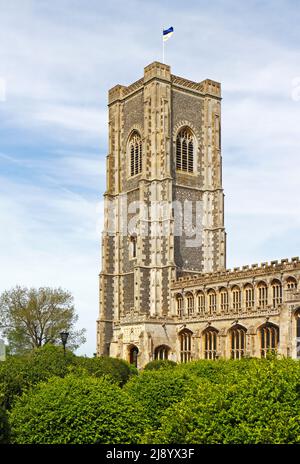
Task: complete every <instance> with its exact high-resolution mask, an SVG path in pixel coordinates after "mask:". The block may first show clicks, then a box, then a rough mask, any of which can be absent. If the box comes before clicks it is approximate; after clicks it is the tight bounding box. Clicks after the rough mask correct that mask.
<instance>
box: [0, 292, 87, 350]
mask: <svg viewBox="0 0 300 464" xmlns="http://www.w3.org/2000/svg"><path fill="white" fill-rule="evenodd" d="M77 320H78V316H77V315H76V313H75V309H74V306H73V297H72V295H71V294H70V293H69V292H67V291H64V290H62V289H61V288H57V289H51V288H48V287H44V288H39V289H35V288H30V289H28V288H25V287H24V288H21V287H15V288H13V289H12V290H9V291H5V292H4V293H3V294H2V295H1V297H0V329H1V330H2V333H3V335H4V337H6V339H7V340H8V343H9V346H10V349H11V350H12V351H13V352H14V353H23V352H26V351H28V350H30V349H33V348H39V347H41V346H43V345H47V344H57V343H60V332H62V331H63V330H67V331H68V332H69V333H70V336H69V339H68V346H69V347H70V348H71V347H72V348H77V347H78V346H79V345H81V344H82V343H84V342H85V338H84V332H85V330H84V329H82V330H79V331H76V330H75V328H74V327H75V324H76V322H77Z"/></svg>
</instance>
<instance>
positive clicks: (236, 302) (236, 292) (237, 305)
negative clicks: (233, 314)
mask: <svg viewBox="0 0 300 464" xmlns="http://www.w3.org/2000/svg"><path fill="white" fill-rule="evenodd" d="M241 305H242V292H241V289H240V287H238V286H237V285H235V286H234V287H233V288H232V306H233V309H235V310H238V309H241Z"/></svg>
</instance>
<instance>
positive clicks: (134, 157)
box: [129, 131, 142, 176]
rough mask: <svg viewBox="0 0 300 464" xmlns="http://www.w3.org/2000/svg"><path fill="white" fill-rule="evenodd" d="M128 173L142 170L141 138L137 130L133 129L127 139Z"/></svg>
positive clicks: (132, 174)
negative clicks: (128, 154)
mask: <svg viewBox="0 0 300 464" xmlns="http://www.w3.org/2000/svg"><path fill="white" fill-rule="evenodd" d="M129 153H130V175H131V176H135V175H136V174H139V173H140V172H142V139H141V136H140V134H139V133H138V132H137V131H133V133H132V134H131V137H130V141H129Z"/></svg>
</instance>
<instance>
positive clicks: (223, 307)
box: [220, 288, 228, 312]
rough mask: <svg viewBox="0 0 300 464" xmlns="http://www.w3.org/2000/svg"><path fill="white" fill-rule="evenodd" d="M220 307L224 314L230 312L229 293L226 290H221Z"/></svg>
mask: <svg viewBox="0 0 300 464" xmlns="http://www.w3.org/2000/svg"><path fill="white" fill-rule="evenodd" d="M220 306H221V311H222V312H227V311H228V292H227V290H226V288H221V290H220Z"/></svg>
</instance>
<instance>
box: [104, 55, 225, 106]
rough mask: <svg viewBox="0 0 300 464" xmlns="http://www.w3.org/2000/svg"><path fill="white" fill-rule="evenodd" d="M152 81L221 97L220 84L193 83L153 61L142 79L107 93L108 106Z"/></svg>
mask: <svg viewBox="0 0 300 464" xmlns="http://www.w3.org/2000/svg"><path fill="white" fill-rule="evenodd" d="M153 79H159V80H163V81H166V82H169V83H171V84H172V85H173V86H174V87H178V88H181V89H185V90H191V91H193V92H197V93H199V94H201V95H202V96H205V95H211V96H213V97H217V98H220V97H221V84H220V83H219V82H216V81H213V80H211V79H205V80H203V81H201V82H194V81H191V80H189V79H185V78H183V77H179V76H175V75H174V74H171V68H170V66H168V65H167V64H164V63H159V62H158V61H154V62H153V63H151V64H149V65H148V66H146V67H145V68H144V77H142V78H141V79H138V80H137V81H135V82H133V83H132V84H130V85H128V86H124V85H120V84H118V85H116V86H114V87H113V88H112V89H110V90H109V92H108V104H109V105H111V104H112V103H116V102H117V101H120V100H124V99H125V98H128V96H131V95H132V94H134V93H135V92H138V91H140V90H141V89H142V88H143V86H144V85H145V84H147V83H148V82H150V81H152V80H153Z"/></svg>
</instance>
